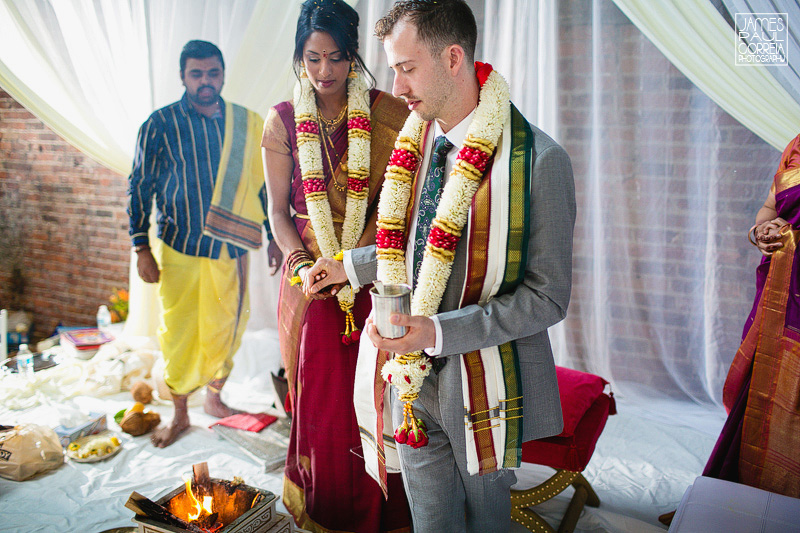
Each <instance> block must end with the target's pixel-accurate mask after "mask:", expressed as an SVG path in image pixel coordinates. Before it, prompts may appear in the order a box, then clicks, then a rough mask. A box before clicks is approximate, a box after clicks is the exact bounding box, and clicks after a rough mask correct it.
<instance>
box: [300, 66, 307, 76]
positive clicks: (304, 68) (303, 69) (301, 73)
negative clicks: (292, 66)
mask: <svg viewBox="0 0 800 533" xmlns="http://www.w3.org/2000/svg"><path fill="white" fill-rule="evenodd" d="M305 78H308V74H306V66H305V64H304V63H300V79H305Z"/></svg>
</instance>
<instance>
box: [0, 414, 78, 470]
mask: <svg viewBox="0 0 800 533" xmlns="http://www.w3.org/2000/svg"><path fill="white" fill-rule="evenodd" d="M63 463H64V450H63V448H62V447H61V442H60V441H59V440H58V435H56V432H55V431H53V430H52V429H51V428H49V427H46V426H38V425H35V424H23V425H19V426H16V427H13V428H11V429H8V430H7V431H0V477H4V478H6V479H11V480H13V481H24V480H26V479H28V478H31V477H33V476H35V475H36V474H38V473H40V472H46V471H48V470H52V469H54V468H58V467H59V466H61V465H62V464H63Z"/></svg>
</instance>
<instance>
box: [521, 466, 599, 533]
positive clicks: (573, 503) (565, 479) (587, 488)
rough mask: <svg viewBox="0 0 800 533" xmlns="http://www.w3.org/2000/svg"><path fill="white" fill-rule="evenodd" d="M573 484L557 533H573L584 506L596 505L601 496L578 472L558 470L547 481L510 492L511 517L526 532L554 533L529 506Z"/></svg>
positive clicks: (545, 499) (547, 498)
mask: <svg viewBox="0 0 800 533" xmlns="http://www.w3.org/2000/svg"><path fill="white" fill-rule="evenodd" d="M570 485H572V486H573V487H574V488H575V493H574V494H573V495H572V499H571V500H570V502H569V506H568V507H567V511H566V512H565V513H564V516H563V518H562V519H561V524H560V525H559V527H558V533H572V532H573V531H575V526H576V525H577V523H578V519H579V518H580V517H581V512H582V511H583V507H584V505H589V506H590V507H597V506H599V505H600V498H598V497H597V493H596V492H595V491H594V489H593V488H592V486H591V485H590V484H589V482H588V481H587V480H586V478H585V477H583V474H581V473H580V472H570V471H569V470H557V471H556V473H555V474H553V475H552V476H551V477H550V478H549V479H548V480H547V481H545V482H544V483H541V484H540V485H537V486H536V487H533V488H531V489H528V490H526V491H521V490H512V491H511V519H512V520H514V521H515V522H517V523H519V524H522V525H523V526H525V527H526V528H528V530H529V531H533V532H537V533H538V532H545V533H555V530H554V529H553V528H552V527H551V526H550V524H548V523H547V522H545V521H544V519H542V517H540V516H539V515H538V514H536V512H535V511H533V510H532V509H530V507H532V506H535V505H538V504H540V503H542V502H544V501H547V500H549V499H550V498H553V497H554V496H556V495H558V494H560V493H561V492H563V491H564V490H565V489H566V488H567V487H569V486H570Z"/></svg>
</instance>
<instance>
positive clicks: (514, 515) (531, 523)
mask: <svg viewBox="0 0 800 533" xmlns="http://www.w3.org/2000/svg"><path fill="white" fill-rule="evenodd" d="M511 519H512V520H513V521H514V522H516V523H518V524H522V525H523V526H525V527H526V528H528V531H532V532H534V533H556V530H555V529H553V528H552V527H550V524H548V523H547V522H545V521H544V519H543V518H542V517H541V516H539V515H538V514H536V513H535V512H534V511H532V510H531V509H529V508H527V507H525V508H522V509H520V508H516V507H512V509H511Z"/></svg>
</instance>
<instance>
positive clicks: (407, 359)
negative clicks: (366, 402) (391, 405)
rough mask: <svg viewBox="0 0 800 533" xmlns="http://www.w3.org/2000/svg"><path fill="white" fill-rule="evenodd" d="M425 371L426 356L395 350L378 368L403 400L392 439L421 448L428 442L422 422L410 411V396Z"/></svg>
mask: <svg viewBox="0 0 800 533" xmlns="http://www.w3.org/2000/svg"><path fill="white" fill-rule="evenodd" d="M409 370H413V371H412V372H409ZM392 372H395V374H394V375H393V374H392ZM397 372H399V373H397ZM429 373H430V367H429V366H428V359H427V357H424V356H423V355H422V353H421V352H412V353H408V354H403V355H397V354H395V357H394V359H392V360H391V361H389V362H388V363H387V364H385V365H384V366H383V369H382V370H381V375H383V378H384V379H385V380H386V381H387V382H389V383H391V384H392V385H393V386H394V387H395V388H396V389H397V391H398V394H399V399H400V401H401V402H404V405H403V423H402V424H401V425H400V427H398V428H397V429H396V430H395V432H394V440H396V441H397V443H398V444H407V445H409V446H411V447H412V448H421V447H423V446H427V444H428V431H427V428H426V427H425V423H424V422H423V421H422V420H420V419H418V418H417V417H416V416H415V415H414V400H416V399H417V398H419V389H420V387H421V382H422V380H423V379H425V376H427V375H428V374H429ZM393 378H395V379H397V378H399V379H400V381H393Z"/></svg>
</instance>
